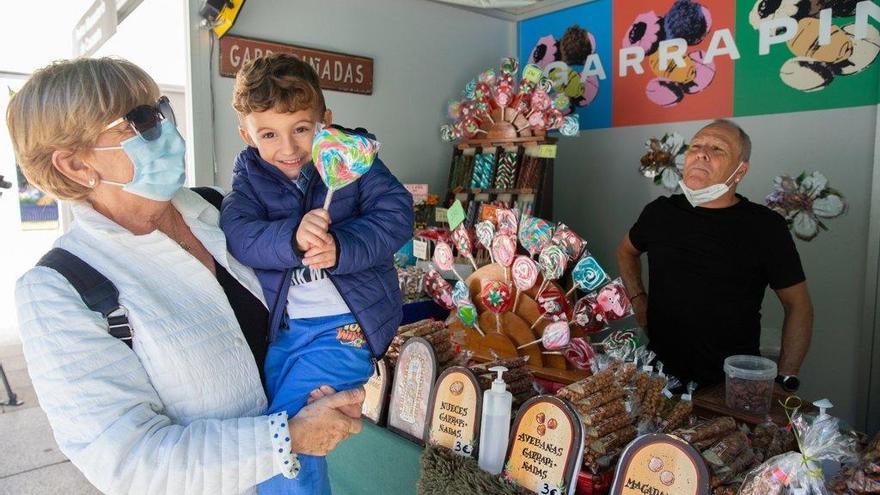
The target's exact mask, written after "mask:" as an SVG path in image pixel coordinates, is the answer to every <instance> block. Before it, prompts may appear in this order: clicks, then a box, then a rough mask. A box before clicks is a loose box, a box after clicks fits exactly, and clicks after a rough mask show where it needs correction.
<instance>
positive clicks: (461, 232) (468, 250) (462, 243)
mask: <svg viewBox="0 0 880 495" xmlns="http://www.w3.org/2000/svg"><path fill="white" fill-rule="evenodd" d="M452 241H453V242H455V247H457V248H458V254H459V255H460V256H464V257H465V258H467V259H468V261H470V262H471V266H473V267H474V270H476V269H477V263H476V262H475V261H474V254H473V251H474V240H473V239H472V238H471V232H470V231H469V230H468V229H467V228H466V227H465V226H464V224H463V223H462V224H461V225H459V226H458V227H456V228H455V230H453V231H452Z"/></svg>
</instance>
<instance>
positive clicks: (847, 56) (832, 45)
mask: <svg viewBox="0 0 880 495" xmlns="http://www.w3.org/2000/svg"><path fill="white" fill-rule="evenodd" d="M795 3H796V2H782V4H778V2H763V1H761V0H738V1H737V7H736V10H737V21H736V29H737V44H738V45H739V49H740V51H741V52H742V54H743V56H742V58H740V59H739V60H738V61H737V62H736V95H735V107H734V111H735V113H736V115H759V114H767V113H782V112H798V111H804V110H821V109H827V108H842V107H854V106H862V105H874V104H876V103H877V102H878V94H877V91H878V86H880V84H878V82H880V63H878V62H877V61H876V58H877V53H878V51H880V32H878V30H877V24H876V23H868V25H867V28H866V36H865V37H864V38H863V39H859V40H856V39H855V37H854V36H853V35H854V34H855V30H856V29H855V22H856V17H855V15H854V14H855V13H856V9H857V7H858V4H859V3H863V4H865V5H863V6H862V7H861V8H862V9H863V11H865V12H868V8H866V7H870V5H867V4H870V3H871V1H870V0H864V1H863V2H854V1H835V2H826V4H834V8H833V9H832V14H833V15H832V18H831V22H830V23H829V27H827V28H825V29H822V27H821V26H822V23H821V21H820V19H819V7H818V6H817V2H800V3H798V5H800V6H795ZM819 3H821V2H819ZM874 3H875V6H876V5H877V4H878V2H876V0H875V2H874ZM801 4H803V5H801ZM774 5H775V7H774ZM784 16H788V17H790V18H791V19H793V21H791V26H793V27H794V26H796V29H795V30H794V32H792V33H785V34H783V33H773V34H777V35H781V36H782V38H781V39H784V38H786V37H788V36H791V39H790V40H789V41H787V42H781V43H776V44H773V45H769V53H768V54H767V55H760V54H759V50H760V48H761V47H760V30H759V27H760V23H761V22H762V21H766V20H768V19H771V20H772V19H777V18H778V17H784ZM795 23H796V24H795ZM823 31H824V32H825V33H826V34H825V35H826V36H828V43H827V44H825V45H822V44H821V40H820V38H821V35H822V34H823Z"/></svg>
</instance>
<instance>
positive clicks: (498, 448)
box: [479, 366, 513, 474]
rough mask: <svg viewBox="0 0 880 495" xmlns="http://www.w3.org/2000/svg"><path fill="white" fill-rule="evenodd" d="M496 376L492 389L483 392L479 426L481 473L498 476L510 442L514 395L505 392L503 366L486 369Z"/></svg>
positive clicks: (505, 369) (504, 369)
mask: <svg viewBox="0 0 880 495" xmlns="http://www.w3.org/2000/svg"><path fill="white" fill-rule="evenodd" d="M489 371H492V372H496V373H498V378H496V379H495V380H493V381H492V388H491V389H489V390H486V391H485V392H483V417H482V420H481V423H480V445H479V448H480V460H479V465H480V468H481V469H482V470H483V471H486V472H488V473H490V474H500V473H501V469H502V468H503V467H504V457H505V456H506V455H507V442H508V441H509V440H510V409H511V407H512V406H513V395H511V393H510V392H508V391H507V384H506V383H504V379H503V378H502V376H501V375H502V374H503V373H504V372H505V371H507V368H505V367H504V366H495V367H492V368H489Z"/></svg>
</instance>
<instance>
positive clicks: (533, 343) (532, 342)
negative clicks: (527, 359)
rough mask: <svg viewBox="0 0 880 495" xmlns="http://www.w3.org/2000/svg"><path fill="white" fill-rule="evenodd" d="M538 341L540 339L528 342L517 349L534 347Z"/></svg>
mask: <svg viewBox="0 0 880 495" xmlns="http://www.w3.org/2000/svg"><path fill="white" fill-rule="evenodd" d="M540 341H541V339H538V340H533V341H531V342H529V343H528V344H523V345H521V346H519V347H517V349H522V348H524V347H528V346H530V345H535V344H537V343H538V342H540Z"/></svg>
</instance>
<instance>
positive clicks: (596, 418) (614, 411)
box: [574, 399, 627, 426]
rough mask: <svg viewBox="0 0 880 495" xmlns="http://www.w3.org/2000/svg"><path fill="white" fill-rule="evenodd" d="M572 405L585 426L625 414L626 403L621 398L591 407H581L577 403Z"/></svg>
mask: <svg viewBox="0 0 880 495" xmlns="http://www.w3.org/2000/svg"><path fill="white" fill-rule="evenodd" d="M574 407H575V409H577V412H578V413H579V415H580V417H581V422H582V423H583V424H584V425H586V426H594V425H598V424H599V423H602V422H603V421H605V420H606V419H608V418H611V417H614V416H619V415H621V414H627V411H626V403H624V401H623V399H617V400H613V401H611V402H608V403H607V404H603V405H601V406H599V407H596V408H592V409H588V408H586V407H583V406H581V405H579V404H578V403H575V404H574Z"/></svg>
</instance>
